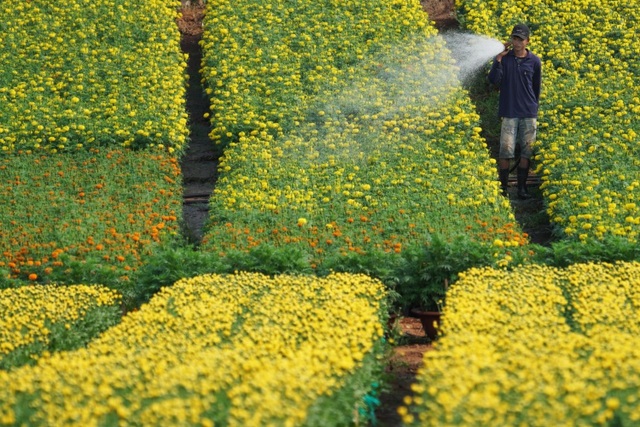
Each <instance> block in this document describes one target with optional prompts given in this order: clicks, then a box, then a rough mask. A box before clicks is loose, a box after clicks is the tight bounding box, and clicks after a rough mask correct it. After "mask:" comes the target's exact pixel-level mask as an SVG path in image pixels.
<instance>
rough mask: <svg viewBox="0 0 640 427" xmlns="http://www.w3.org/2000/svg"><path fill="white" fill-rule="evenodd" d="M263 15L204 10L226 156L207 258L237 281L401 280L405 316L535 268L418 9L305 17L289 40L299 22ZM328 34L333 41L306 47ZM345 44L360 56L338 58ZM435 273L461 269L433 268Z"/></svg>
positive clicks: (475, 124)
mask: <svg viewBox="0 0 640 427" xmlns="http://www.w3.org/2000/svg"><path fill="white" fill-rule="evenodd" d="M260 5H261V6H258V5H256V6H255V7H246V8H242V10H240V9H238V8H237V7H232V6H231V3H228V2H209V3H207V6H208V7H209V8H210V10H211V12H210V13H209V14H208V16H209V19H208V20H206V22H205V25H206V27H205V29H206V31H205V40H203V49H204V58H205V63H206V64H207V65H206V66H205V67H204V74H205V79H206V80H207V81H208V83H209V85H210V89H209V93H210V94H211V96H212V110H213V112H214V114H213V118H214V119H215V120H214V122H215V123H216V124H218V125H219V128H216V129H214V131H213V133H212V136H213V137H214V138H218V139H219V140H220V141H221V142H223V143H224V144H225V152H224V156H223V158H222V159H221V163H220V171H221V176H220V178H219V180H218V182H217V184H216V189H215V192H214V194H213V196H212V198H211V201H210V216H211V221H210V223H209V228H208V230H207V232H206V235H205V237H204V244H203V246H202V248H204V249H206V250H210V251H215V252H216V253H219V254H220V255H221V256H224V257H230V258H232V259H233V260H234V262H236V265H237V266H238V268H240V269H260V264H262V265H268V266H270V267H272V266H278V267H275V268H276V269H277V268H280V269H281V270H280V271H308V272H311V271H313V272H315V273H316V274H320V275H322V274H325V273H326V272H328V271H331V270H336V271H345V270H347V271H364V272H367V273H370V274H373V275H375V276H377V277H384V278H385V279H388V282H389V283H392V282H395V283H398V282H401V281H403V280H404V281H405V282H406V283H405V284H406V285H407V286H406V289H403V293H404V294H405V296H406V297H407V304H420V303H427V304H429V303H433V301H427V299H428V298H425V299H424V301H416V300H413V301H409V299H411V298H412V297H410V296H409V293H410V292H412V290H415V289H416V288H419V287H420V288H421V289H424V288H425V287H428V286H432V288H430V289H431V290H430V291H428V292H431V293H432V294H434V295H435V294H437V295H439V294H440V293H442V289H443V283H444V282H445V281H447V280H451V279H452V276H454V275H455V273H456V272H458V271H461V270H463V269H464V268H468V267H470V266H472V265H493V264H501V265H508V264H510V263H511V262H512V261H513V260H514V259H518V260H522V259H523V257H525V256H526V253H525V251H519V248H522V247H523V246H525V245H526V244H527V236H526V235H524V234H523V233H522V231H521V230H520V228H519V226H518V225H517V224H516V223H515V218H514V217H513V214H512V212H511V208H510V205H509V203H508V201H506V200H504V199H502V198H501V197H500V195H499V191H498V184H497V180H496V178H495V176H496V175H495V173H496V172H495V162H494V161H493V160H491V159H490V157H489V153H488V151H487V149H486V146H485V144H484V142H483V140H482V138H481V137H480V127H479V118H478V116H477V114H476V113H475V110H474V106H473V105H472V103H471V102H470V101H469V98H468V94H467V93H466V92H465V91H464V90H463V89H462V88H461V87H460V84H459V82H458V80H457V78H456V77H455V76H456V68H455V67H454V66H453V65H452V64H451V60H450V55H449V53H448V51H447V50H446V48H445V46H444V42H443V41H442V40H441V39H440V38H439V37H436V31H435V29H434V28H433V27H432V26H430V25H428V21H427V17H426V15H425V14H424V13H423V12H422V11H419V8H418V5H417V4H416V5H409V4H406V3H404V2H398V3H395V2H392V3H387V2H380V3H379V4H376V7H372V6H371V2H359V1H355V2H347V3H345V4H344V5H343V7H344V8H345V9H341V8H338V9H335V7H334V6H335V5H332V6H331V7H332V10H333V11H334V12H333V13H332V16H331V17H328V16H326V14H322V13H319V10H322V9H323V8H325V6H323V5H322V4H321V3H318V2H313V3H309V4H308V5H307V3H305V5H307V6H305V7H303V8H301V9H298V8H296V9H295V19H294V20H293V21H292V22H290V23H289V25H288V26H286V27H279V26H276V25H273V24H274V22H275V21H277V19H280V18H282V17H286V16H288V14H289V13H292V11H289V10H286V9H280V8H282V7H283V6H282V5H281V4H279V2H272V3H267V4H266V5H265V4H264V2H260ZM307 8H308V9H307ZM351 8H354V9H355V10H357V12H358V13H351V11H350V10H351ZM416 9H418V12H416ZM265 10H267V17H266V18H265V17H264V16H263V12H264V11H265ZM381 10H382V11H384V12H385V17H384V20H383V22H384V25H383V26H381V27H380V28H378V27H377V26H376V25H377V24H375V25H374V24H372V22H375V19H374V18H376V17H377V14H378V13H380V11H381ZM276 11H277V12H278V13H276ZM387 12H388V13H387ZM280 15H282V16H280ZM223 18H224V19H223ZM272 20H275V21H274V22H272ZM343 21H344V22H343ZM365 24H366V25H365ZM358 25H359V26H363V25H364V26H365V27H366V28H368V29H367V30H362V31H358V32H355V31H353V28H355V27H357V26H358ZM323 26H330V27H337V28H338V30H336V31H334V32H328V33H327V34H326V38H325V37H322V38H319V39H317V41H313V40H306V38H305V34H307V33H308V32H309V33H310V34H314V32H315V31H319V29H320V28H324V27H323ZM340 28H343V29H344V31H343V30H340ZM374 30H375V31H374ZM363 31H364V34H365V35H366V36H363V34H362V33H363ZM240 33H242V34H253V36H252V37H244V38H243V39H242V40H244V41H240V39H239V38H238V37H236V34H240ZM207 34H209V36H207ZM302 40H305V42H304V43H301V41H302ZM346 44H349V45H350V46H352V45H353V46H352V49H349V52H351V53H349V54H350V55H351V54H352V55H354V56H353V57H348V58H345V57H344V56H343V55H342V54H338V53H336V49H338V48H337V47H336V46H343V45H346ZM258 48H259V50H260V51H261V52H262V53H260V54H255V50H256V49H258ZM339 52H341V53H342V52H343V51H342V50H339ZM343 53H344V55H347V52H346V51H344V52H343ZM309 64H311V65H309ZM249 77H250V78H249ZM261 88H262V89H261ZM266 88H268V89H269V90H267V89H266ZM248 94H251V96H249V95H248ZM242 97H244V98H243V99H244V101H242V102H241V101H240V100H239V98H242ZM276 107H277V108H276ZM274 108H276V110H275V111H277V112H278V114H280V117H279V118H274V117H273V116H272V115H271V113H270V111H271V110H272V109H274ZM241 118H244V120H242V119H241ZM441 243H442V244H441ZM247 253H248V254H249V255H246V254H247ZM436 259H439V260H445V259H446V261H445V262H447V263H453V265H451V264H449V265H448V266H447V267H446V268H447V270H446V271H443V270H441V271H433V270H429V269H430V268H439V267H440V263H438V262H430V260H436ZM407 264H413V265H411V266H407ZM412 268H413V269H414V271H413V272H410V270H411V269H412ZM259 271H260V270H259ZM401 277H402V279H400V278H401ZM405 278H406V280H405ZM425 281H426V282H428V283H427V284H426V286H425Z"/></svg>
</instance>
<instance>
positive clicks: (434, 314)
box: [411, 308, 442, 340]
mask: <svg viewBox="0 0 640 427" xmlns="http://www.w3.org/2000/svg"><path fill="white" fill-rule="evenodd" d="M411 314H412V315H413V316H414V317H416V318H418V319H420V323H422V329H424V333H425V335H426V336H427V337H428V338H429V339H432V340H435V339H436V338H438V329H439V328H440V316H441V315H442V313H441V312H439V311H423V310H419V309H415V308H414V309H413V310H411Z"/></svg>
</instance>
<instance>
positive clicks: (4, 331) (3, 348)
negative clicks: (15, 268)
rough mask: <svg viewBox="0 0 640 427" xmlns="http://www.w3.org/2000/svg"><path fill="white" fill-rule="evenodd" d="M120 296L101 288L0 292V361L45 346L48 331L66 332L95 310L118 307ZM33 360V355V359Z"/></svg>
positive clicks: (29, 288) (47, 287) (32, 288)
mask: <svg viewBox="0 0 640 427" xmlns="http://www.w3.org/2000/svg"><path fill="white" fill-rule="evenodd" d="M120 302H121V297H120V295H119V294H118V293H117V292H116V291H114V290H111V289H108V288H104V287H101V286H88V285H72V286H55V285H42V286H23V287H20V288H15V289H2V290H0V360H2V359H3V357H5V356H7V355H8V354H10V353H12V352H14V351H16V350H19V349H20V348H21V347H27V346H29V345H32V344H35V343H45V344H46V343H48V341H49V339H50V337H51V331H50V328H51V327H52V326H53V325H55V324H58V323H62V324H63V325H64V328H66V329H70V328H71V327H72V325H73V324H74V323H76V322H77V321H78V320H79V319H81V318H82V317H83V316H85V315H86V313H87V312H88V311H89V310H91V308H92V307H95V306H109V305H115V306H119V304H120ZM33 356H34V357H36V356H37V355H33Z"/></svg>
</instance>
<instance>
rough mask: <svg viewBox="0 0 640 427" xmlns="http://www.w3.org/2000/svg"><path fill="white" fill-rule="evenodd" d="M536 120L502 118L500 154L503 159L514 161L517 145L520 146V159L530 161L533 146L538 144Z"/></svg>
mask: <svg viewBox="0 0 640 427" xmlns="http://www.w3.org/2000/svg"><path fill="white" fill-rule="evenodd" d="M536 129H537V126H536V119H535V118H527V119H514V118H509V117H503V118H502V128H501V130H500V154H499V158H501V159H513V158H514V157H515V152H516V144H518V145H519V146H520V157H521V158H523V159H530V158H531V153H532V145H533V143H534V142H536Z"/></svg>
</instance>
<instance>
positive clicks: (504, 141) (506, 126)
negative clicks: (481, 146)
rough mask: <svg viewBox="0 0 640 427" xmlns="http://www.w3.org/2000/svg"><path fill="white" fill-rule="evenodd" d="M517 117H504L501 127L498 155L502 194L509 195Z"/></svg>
mask: <svg viewBox="0 0 640 427" xmlns="http://www.w3.org/2000/svg"><path fill="white" fill-rule="evenodd" d="M517 123H518V120H517V119H511V118H506V117H503V118H502V126H501V128H500V153H499V155H498V178H499V179H500V188H501V190H502V194H503V195H504V196H507V195H508V193H507V185H508V183H509V159H512V158H513V156H514V153H515V149H516V134H517V130H518V127H517Z"/></svg>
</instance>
